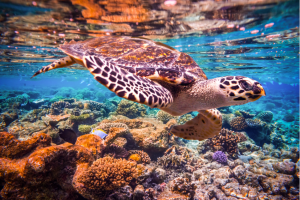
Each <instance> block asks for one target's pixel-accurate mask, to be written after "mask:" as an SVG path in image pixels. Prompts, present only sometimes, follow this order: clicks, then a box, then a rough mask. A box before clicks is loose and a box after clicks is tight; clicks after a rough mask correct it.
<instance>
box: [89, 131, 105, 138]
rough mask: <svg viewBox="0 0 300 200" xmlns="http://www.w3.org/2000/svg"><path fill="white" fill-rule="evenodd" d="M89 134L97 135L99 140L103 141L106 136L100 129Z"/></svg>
mask: <svg viewBox="0 0 300 200" xmlns="http://www.w3.org/2000/svg"><path fill="white" fill-rule="evenodd" d="M91 134H94V135H98V136H99V137H101V139H105V137H106V136H107V134H106V133H105V132H104V131H103V130H102V129H93V130H92V132H91Z"/></svg>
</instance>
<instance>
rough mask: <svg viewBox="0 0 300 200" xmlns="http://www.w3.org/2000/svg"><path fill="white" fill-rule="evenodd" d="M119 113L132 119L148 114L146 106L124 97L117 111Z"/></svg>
mask: <svg viewBox="0 0 300 200" xmlns="http://www.w3.org/2000/svg"><path fill="white" fill-rule="evenodd" d="M115 114H117V115H123V116H126V117H129V118H131V119H133V118H136V117H143V116H145V115H146V108H145V107H144V106H143V105H141V104H137V103H135V102H132V101H128V100H125V99H123V100H122V101H121V102H120V103H119V105H118V108H117V110H116V112H115Z"/></svg>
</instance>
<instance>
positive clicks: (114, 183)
mask: <svg viewBox="0 0 300 200" xmlns="http://www.w3.org/2000/svg"><path fill="white" fill-rule="evenodd" d="M137 176H138V169H137V164H136V163H135V162H130V161H127V160H125V159H115V158H111V157H104V158H99V159H98V160H96V161H95V162H94V163H93V164H92V166H91V167H89V168H88V170H86V171H85V172H83V173H82V174H81V175H80V176H79V177H78V182H80V183H82V184H83V186H82V187H84V188H87V190H89V191H90V192H92V193H96V194H97V193H98V194H103V190H106V191H107V190H115V189H118V188H120V187H123V186H125V185H127V184H129V183H130V181H131V180H132V179H134V178H137Z"/></svg>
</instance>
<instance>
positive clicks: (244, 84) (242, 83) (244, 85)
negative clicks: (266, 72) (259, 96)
mask: <svg viewBox="0 0 300 200" xmlns="http://www.w3.org/2000/svg"><path fill="white" fill-rule="evenodd" d="M240 86H241V87H242V88H243V89H244V90H246V91H249V90H252V88H253V86H252V85H251V84H250V83H248V82H247V81H245V80H241V81H240Z"/></svg>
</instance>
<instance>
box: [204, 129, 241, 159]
mask: <svg viewBox="0 0 300 200" xmlns="http://www.w3.org/2000/svg"><path fill="white" fill-rule="evenodd" d="M233 133H234V132H233V131H230V130H228V129H224V128H223V129H222V130H221V132H220V134H219V135H216V136H215V137H213V138H209V139H207V140H206V141H205V143H204V144H203V145H204V146H205V147H209V148H211V149H212V150H213V151H222V152H227V153H228V154H229V155H230V156H233V157H236V156H237V152H238V148H237V144H238V142H240V139H239V137H238V136H237V135H233Z"/></svg>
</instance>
